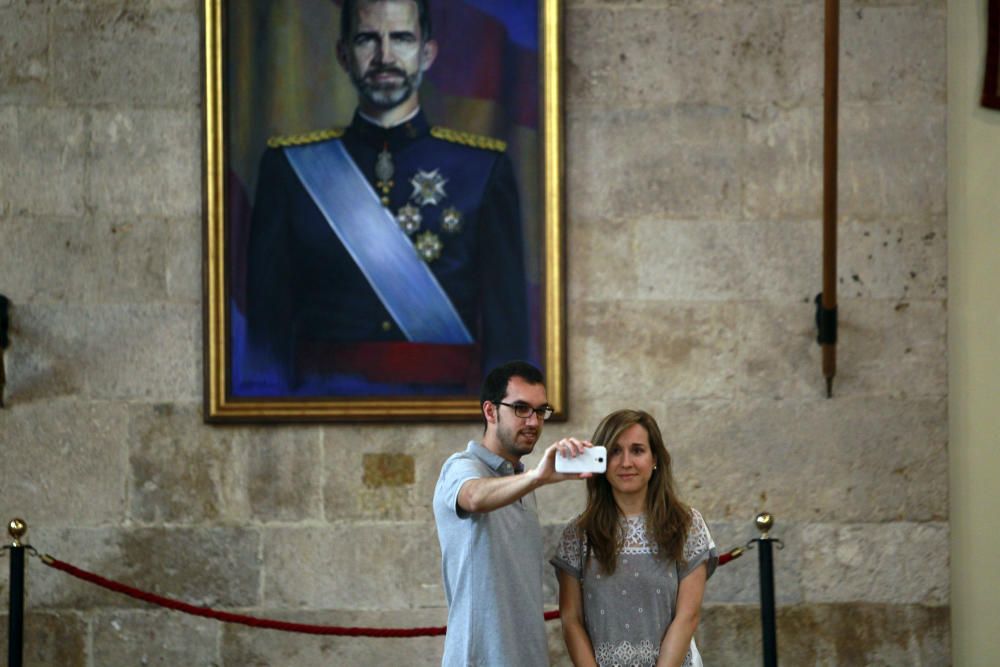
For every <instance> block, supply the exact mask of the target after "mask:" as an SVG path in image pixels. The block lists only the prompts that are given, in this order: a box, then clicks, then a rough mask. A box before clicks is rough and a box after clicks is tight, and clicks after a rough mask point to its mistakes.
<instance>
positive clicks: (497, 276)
mask: <svg viewBox="0 0 1000 667" xmlns="http://www.w3.org/2000/svg"><path fill="white" fill-rule="evenodd" d="M329 134H334V135H336V134H339V133H337V132H333V133H329ZM316 136H320V137H322V136H324V135H322V134H320V135H306V136H305V137H303V138H300V139H299V140H296V139H295V138H290V139H288V140H287V141H286V144H287V145H290V144H294V143H304V142H305V141H308V140H310V139H313V140H315V137H316ZM442 137H443V138H442ZM320 140H327V141H343V143H344V146H345V148H346V149H347V151H348V153H349V154H350V156H351V158H352V159H353V160H354V162H355V163H356V164H357V166H358V167H359V168H360V170H361V172H362V173H363V174H364V175H365V177H366V178H368V179H369V183H370V184H372V185H373V187H374V186H375V185H376V182H377V179H376V176H375V165H376V160H377V159H378V155H379V153H380V152H382V151H383V150H384V149H388V151H389V153H390V154H391V156H392V163H393V166H394V173H393V176H392V187H391V188H390V190H389V192H388V193H386V196H387V197H388V202H389V203H388V208H389V210H390V211H391V212H392V213H393V214H394V215H395V214H396V213H397V211H398V210H399V209H400V208H401V207H402V206H404V205H407V204H410V205H413V206H417V207H418V208H419V210H420V214H421V218H422V222H421V226H420V229H419V231H418V232H417V233H415V234H413V235H412V236H411V240H413V239H414V238H416V237H418V236H419V235H420V234H421V233H423V232H426V231H428V230H429V231H431V232H433V233H434V234H436V235H437V236H438V237H439V239H440V241H441V244H442V248H441V253H440V256H439V257H438V258H437V259H434V260H433V261H431V262H430V263H429V266H430V268H431V270H432V272H433V273H434V275H435V277H436V278H437V280H438V282H439V283H440V284H441V286H442V288H443V289H444V291H445V292H446V294H447V295H448V297H449V298H450V299H451V301H452V304H453V305H454V306H455V309H456V310H457V312H458V314H459V316H460V317H461V319H462V320H463V322H464V323H465V326H466V328H467V329H468V331H469V332H470V334H471V335H472V337H473V339H474V340H475V343H474V344H473V345H471V346H460V347H466V348H468V349H467V350H464V351H463V350H461V349H459V350H456V349H455V347H456V346H440V349H443V350H444V351H445V352H446V354H444V355H443V356H441V357H440V358H439V357H438V356H436V354H435V353H436V351H437V350H438V349H439V347H438V346H434V345H429V344H405V343H404V342H405V340H406V339H405V337H404V336H403V334H402V332H401V331H400V330H399V327H398V325H397V324H396V323H395V322H394V321H393V319H392V317H391V316H390V315H389V313H388V312H387V311H386V309H385V307H384V306H383V305H382V303H381V301H380V300H379V298H378V296H376V294H375V292H374V290H373V289H372V288H371V286H370V285H369V284H368V281H367V280H366V279H365V277H364V275H363V274H362V273H361V271H360V270H359V268H358V267H357V265H356V264H355V262H354V260H353V259H352V257H351V256H350V255H349V254H348V253H347V250H346V249H345V248H344V246H343V245H342V244H341V242H340V240H339V239H338V238H337V237H336V235H335V234H334V232H333V231H332V230H331V229H330V226H329V224H328V222H327V221H326V219H325V218H324V217H323V215H322V213H321V212H320V211H319V209H318V208H317V206H316V204H315V203H314V202H313V200H312V198H311V197H310V196H309V194H308V193H307V192H306V190H305V188H304V187H303V185H302V183H301V182H300V180H299V178H298V176H297V175H296V174H295V172H294V171H293V170H292V167H291V165H290V164H289V161H288V159H287V157H286V155H285V153H284V151H283V148H282V146H281V145H280V144H281V142H272V147H271V148H269V149H268V150H267V151H266V152H265V153H264V156H263V158H262V160H261V165H260V173H259V177H258V184H257V193H256V197H255V201H254V210H253V217H252V222H251V231H250V245H249V250H248V263H247V271H248V275H247V327H248V341H249V346H248V349H249V354H250V358H249V359H248V361H249V364H250V365H251V366H257V367H258V368H265V367H269V368H272V369H274V370H273V371H272V372H275V373H278V374H281V375H283V381H285V382H287V383H288V386H289V388H290V391H292V392H293V393H295V391H296V387H300V388H301V386H302V385H303V383H304V382H306V383H307V384H310V385H311V387H312V388H311V389H309V390H308V391H310V392H311V391H315V392H316V393H319V394H337V393H340V392H347V393H352V394H356V393H370V394H379V393H395V392H397V391H404V392H408V393H418V394H419V393H468V392H469V390H470V389H472V390H473V392H474V387H475V386H476V385H477V384H478V382H479V380H480V377H481V373H482V369H483V368H487V369H488V368H491V367H493V366H494V365H497V364H499V363H503V362H505V361H509V360H511V359H525V358H528V355H529V320H528V314H527V293H526V278H525V268H524V259H523V238H522V231H521V218H520V207H519V203H518V196H517V187H516V183H515V180H514V174H513V169H512V167H511V163H510V160H509V158H508V157H507V155H506V154H505V153H504V146H503V144H502V143H501V142H498V141H496V140H489V139H486V138H485V137H477V136H475V135H468V134H464V133H457V132H449V131H447V130H444V131H442V130H439V129H437V128H434V129H433V132H432V128H431V127H429V125H428V123H427V121H426V119H425V118H424V116H423V114H422V113H418V115H417V116H415V117H414V118H413V119H412V120H410V121H409V122H406V123H404V124H402V125H399V126H396V127H393V128H389V129H385V128H382V127H380V126H378V125H374V124H372V123H369V122H368V121H366V120H364V119H363V118H361V117H360V116H359V115H357V114H356V115H355V118H354V120H353V122H352V123H351V125H350V126H349V127H348V128H347V129H346V130H345V131H344V132H343V134H342V136H340V137H336V136H335V137H334V138H326V139H320ZM435 169H436V170H438V173H439V174H440V176H441V177H442V178H444V179H445V183H444V191H445V196H444V198H443V199H442V200H441V201H439V202H438V203H436V204H425V205H424V206H418V204H417V202H416V201H415V200H414V198H413V194H414V187H413V185H412V184H411V178H412V177H413V175H414V174H416V173H417V172H418V170H420V171H423V172H431V171H433V170H435ZM379 193H380V194H381V192H379ZM449 209H456V210H457V211H458V212H459V214H460V216H461V221H460V224H459V229H458V230H457V231H454V232H451V233H449V232H448V231H445V230H443V229H442V217H443V214H444V212H445V211H446V210H449ZM372 343H374V344H375V345H371V344H372ZM379 343H396V345H378V344H379ZM330 350H332V351H333V352H330ZM380 350H389V351H390V352H391V353H392V355H393V359H392V360H391V363H392V364H396V365H397V366H398V365H399V364H404V365H405V364H409V363H412V364H416V365H417V366H422V367H424V369H425V370H427V368H428V367H434V366H449V365H450V366H460V365H462V364H469V365H470V366H471V367H469V368H464V369H462V368H439V370H440V371H441V377H434V373H431V374H430V376H429V378H422V377H420V376H421V371H420V370H419V369H417V370H415V371H412V372H408V371H406V369H402V368H400V369H399V370H400V375H399V377H400V378H403V380H404V381H403V382H402V383H400V382H391V381H389V380H388V379H387V378H386V377H384V375H385V373H384V369H383V370H382V371H381V372H380V371H371V372H369V371H368V370H366V369H365V368H364V364H365V363H366V362H365V361H364V359H368V360H369V361H371V362H373V363H374V365H376V366H379V365H384V364H385V363H386V362H387V361H388V360H387V359H384V358H383V359H379V358H378V357H380V356H384V355H382V353H381V352H380ZM456 352H457V353H458V354H456ZM463 352H466V353H467V354H462V353H463ZM462 359H467V361H462ZM380 373H381V374H380ZM324 376H327V380H324V379H323V378H324ZM345 377H347V379H348V381H347V382H346V383H345V382H343V380H344V378H345ZM306 378H310V379H309V380H308V381H307V380H306ZM334 378H339V381H335V379H334ZM407 379H409V380H407ZM400 384H402V385H403V386H402V387H401V386H400ZM448 385H451V386H448ZM458 385H461V386H458ZM345 387H346V389H345Z"/></svg>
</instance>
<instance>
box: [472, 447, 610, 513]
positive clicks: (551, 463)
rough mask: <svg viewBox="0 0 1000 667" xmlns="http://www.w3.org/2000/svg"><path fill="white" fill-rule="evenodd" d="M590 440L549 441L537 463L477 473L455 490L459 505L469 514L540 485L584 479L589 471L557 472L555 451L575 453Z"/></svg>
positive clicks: (507, 502) (502, 504)
mask: <svg viewBox="0 0 1000 667" xmlns="http://www.w3.org/2000/svg"><path fill="white" fill-rule="evenodd" d="M590 446H591V444H590V443H589V442H588V441H586V440H577V439H576V438H563V439H562V440H560V441H559V442H556V443H553V444H551V445H549V447H548V448H547V449H546V450H545V453H544V454H543V455H542V460H541V461H539V462H538V465H537V466H535V467H534V468H532V469H531V470H527V471H525V472H523V473H518V474H516V475H507V476H506V477H480V478H477V479H470V480H468V481H467V482H465V483H464V484H463V485H462V488H461V489H459V491H458V506H459V508H460V509H461V510H462V511H464V512H469V513H470V514H476V513H480V514H481V513H485V512H492V511H493V510H496V509H500V508H501V507H505V506H507V505H510V504H511V503H513V502H515V501H517V500H519V499H521V498H523V497H524V496H526V495H527V494H529V493H531V492H532V491H534V490H535V489H537V488H538V487H540V486H545V485H546V484H554V483H556V482H562V481H564V480H567V479H583V478H585V477H590V473H582V474H565V473H557V472H556V468H555V460H556V453H557V452H562V453H563V454H564V455H566V456H571V457H572V456H576V455H577V454H579V453H580V452H582V451H583V450H584V448H586V447H590Z"/></svg>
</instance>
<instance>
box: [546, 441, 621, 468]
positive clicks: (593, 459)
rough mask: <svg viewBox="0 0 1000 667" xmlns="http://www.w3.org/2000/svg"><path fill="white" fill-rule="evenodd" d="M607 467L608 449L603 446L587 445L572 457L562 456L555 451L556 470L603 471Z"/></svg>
mask: <svg viewBox="0 0 1000 667" xmlns="http://www.w3.org/2000/svg"><path fill="white" fill-rule="evenodd" d="M607 469H608V450H606V449H604V447H600V446H597V447H587V448H586V449H584V450H583V452H582V453H581V454H579V455H577V456H574V457H572V458H571V457H568V456H563V455H562V452H556V472H572V473H580V472H593V473H603V472H604V471H605V470H607Z"/></svg>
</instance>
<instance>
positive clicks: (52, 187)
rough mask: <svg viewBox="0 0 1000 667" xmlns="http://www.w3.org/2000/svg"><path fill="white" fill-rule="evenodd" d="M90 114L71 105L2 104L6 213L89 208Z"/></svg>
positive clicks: (0, 191) (1, 207)
mask: <svg viewBox="0 0 1000 667" xmlns="http://www.w3.org/2000/svg"><path fill="white" fill-rule="evenodd" d="M87 137H88V131H87V119H86V117H85V116H84V115H83V114H81V113H80V112H78V111H72V110H68V109H45V108H41V109H37V108H27V107H2V108H0V155H3V156H4V159H3V160H0V212H5V213H6V214H8V215H24V214H27V215H34V216H47V215H48V216H79V215H81V214H83V212H84V182H85V179H84V162H85V150H86V141H87Z"/></svg>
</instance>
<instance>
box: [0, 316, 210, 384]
mask: <svg viewBox="0 0 1000 667" xmlns="http://www.w3.org/2000/svg"><path fill="white" fill-rule="evenodd" d="M200 314H201V309H200V308H198V307H197V306H195V305H193V304H192V305H185V306H173V305H167V304H156V303H153V304H150V305H91V306H81V305H60V306H30V305H29V306H19V307H18V308H17V310H16V318H15V319H14V321H13V324H12V326H13V327H14V331H13V333H12V337H13V339H14V340H16V341H17V343H16V347H14V345H15V344H14V343H13V342H12V344H11V347H12V350H14V352H12V353H9V354H8V356H7V360H8V364H9V366H8V382H9V384H8V391H9V394H8V395H9V396H10V398H11V400H17V401H21V402H26V401H36V400H40V399H49V398H53V397H55V396H62V395H66V394H77V393H79V394H82V395H85V396H87V397H88V398H95V399H121V398H129V399H141V400H165V399H167V398H168V397H169V398H172V399H178V400H182V399H187V400H197V399H198V398H200V396H201V381H200V378H201V345H202V342H201V336H200V335H199V334H200V324H199V323H200Z"/></svg>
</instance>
